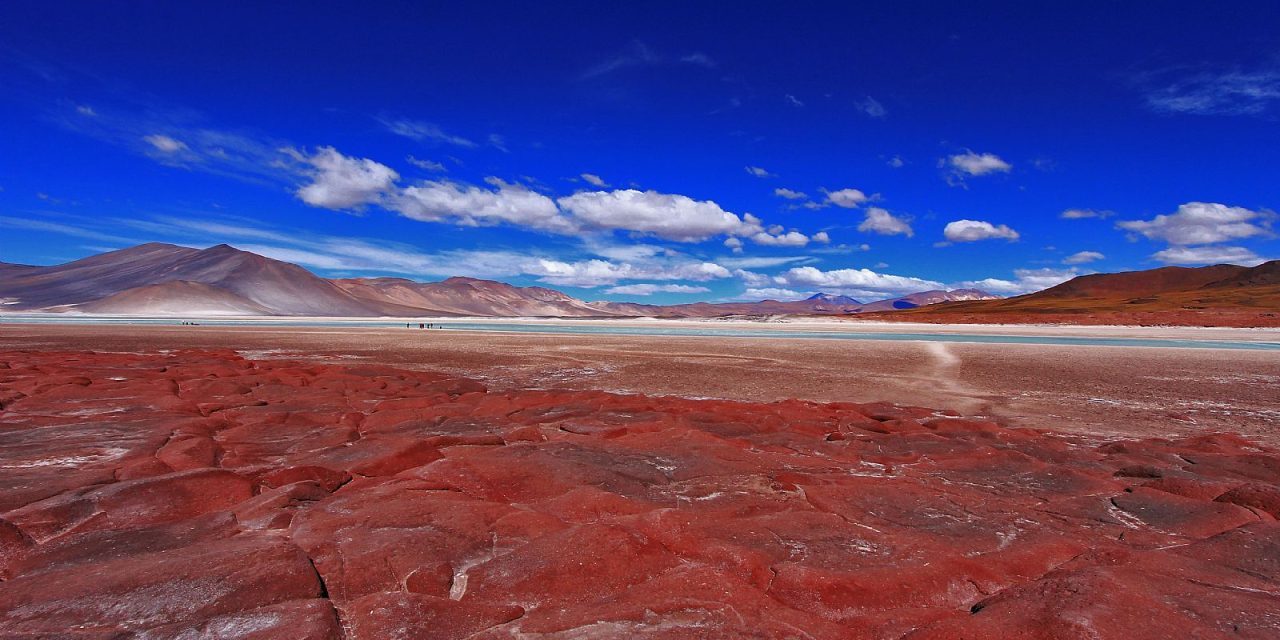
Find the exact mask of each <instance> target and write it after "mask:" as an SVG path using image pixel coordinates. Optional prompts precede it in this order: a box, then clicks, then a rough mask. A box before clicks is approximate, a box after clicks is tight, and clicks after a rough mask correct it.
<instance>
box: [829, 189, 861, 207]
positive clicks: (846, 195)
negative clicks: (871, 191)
mask: <svg viewBox="0 0 1280 640" xmlns="http://www.w3.org/2000/svg"><path fill="white" fill-rule="evenodd" d="M869 199H870V198H868V197H867V194H865V193H863V192H862V191H860V190H858V189H840V190H839V191H828V192H827V202H829V203H831V204H834V205H836V206H837V207H843V208H845V209H855V208H857V207H858V205H860V204H862V203H864V202H866V201H867V200H869Z"/></svg>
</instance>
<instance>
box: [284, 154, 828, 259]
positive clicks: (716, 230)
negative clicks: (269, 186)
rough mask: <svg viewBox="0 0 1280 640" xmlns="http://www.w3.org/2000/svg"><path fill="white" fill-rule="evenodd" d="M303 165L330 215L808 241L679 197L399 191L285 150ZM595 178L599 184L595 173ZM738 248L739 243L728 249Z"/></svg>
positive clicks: (362, 172)
mask: <svg viewBox="0 0 1280 640" xmlns="http://www.w3.org/2000/svg"><path fill="white" fill-rule="evenodd" d="M283 151H284V152H285V153H287V154H288V156H289V157H290V158H292V159H293V160H295V161H297V162H298V163H299V164H300V165H301V166H304V167H306V168H305V169H304V172H305V173H307V174H309V175H310V178H311V181H310V183H308V184H306V185H304V186H302V187H301V188H299V189H298V190H297V191H296V194H297V196H298V197H299V198H300V199H301V200H302V201H303V202H306V203H307V204H310V205H312V206H317V207H324V208H329V209H358V208H360V207H362V206H365V205H369V204H377V205H379V206H381V207H383V208H385V209H388V210H390V211H395V212H398V213H400V214H401V215H404V216H405V217H407V218H410V219H414V220H420V221H426V222H444V223H451V224H459V225H473V226H479V225H496V224H504V223H505V224H512V225H518V226H524V227H529V228H532V229H537V230H542V231H548V232H552V233H559V234H576V233H582V232H589V231H630V232H632V233H634V234H638V235H648V236H654V237H658V238H663V239H666V240H672V241H677V242H701V241H703V240H707V239H709V238H712V237H715V236H729V237H730V238H746V239H750V240H751V241H753V242H755V243H757V244H761V245H767V246H804V245H805V244H807V243H808V242H809V240H810V239H809V237H808V236H806V235H804V234H803V233H800V232H799V231H785V230H784V229H782V227H779V226H774V227H770V228H769V229H765V227H764V225H763V223H762V222H761V220H760V219H759V218H757V217H755V216H753V215H752V214H750V213H744V214H742V215H741V216H739V215H738V214H735V213H733V212H730V211H726V210H725V209H723V208H722V207H720V205H718V204H716V203H715V202H714V201H711V200H695V199H693V198H690V197H688V196H684V195H680V194H668V193H659V192H657V191H639V190H636V189H618V190H613V191H603V190H602V191H580V192H578V193H575V194H573V195H569V196H564V197H561V198H559V199H556V200H553V199H552V198H550V197H548V196H546V195H543V194H541V193H539V192H537V191H534V190H532V189H530V188H529V187H527V186H524V185H522V184H517V183H510V182H506V181H504V180H501V179H499V178H495V177H490V178H486V179H485V182H486V183H487V186H477V185H471V184H467V183H463V182H457V181H451V180H425V181H422V182H420V183H418V184H415V185H412V186H407V187H401V186H400V185H398V184H397V182H398V181H399V179H400V175H399V174H398V173H396V172H395V171H394V170H393V169H391V168H390V167H387V166H386V165H383V164H381V163H378V162H375V161H373V160H370V159H367V158H355V157H350V156H345V155H343V154H341V153H339V152H338V151H337V150H335V149H334V148H332V147H321V148H320V149H318V150H317V151H316V152H315V153H314V154H311V155H307V154H305V153H303V152H300V151H297V150H293V149H284V150H283ZM588 175H590V176H591V177H593V178H596V179H597V180H598V179H599V177H598V176H594V175H592V174H584V179H586V176H588ZM726 246H728V247H729V248H731V249H735V250H741V248H742V246H741V241H740V240H739V241H737V242H733V243H727V244H726Z"/></svg>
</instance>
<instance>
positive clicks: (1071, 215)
mask: <svg viewBox="0 0 1280 640" xmlns="http://www.w3.org/2000/svg"><path fill="white" fill-rule="evenodd" d="M1113 215H1115V212H1114V211H1097V210H1094V209H1067V210H1066V211H1063V212H1062V214H1061V215H1060V216H1059V217H1061V218H1062V219H1064V220H1082V219H1085V218H1110V217H1111V216H1113Z"/></svg>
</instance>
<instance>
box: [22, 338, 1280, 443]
mask: <svg viewBox="0 0 1280 640" xmlns="http://www.w3.org/2000/svg"><path fill="white" fill-rule="evenodd" d="M435 321H436V322H440V323H443V324H444V325H445V326H446V327H447V326H448V324H449V323H450V322H455V323H456V322H459V321H460V320H458V319H447V318H446V319H438V320H435ZM468 322H485V321H475V320H468ZM492 322H502V321H492ZM508 322H509V321H508ZM532 322H534V323H537V322H543V323H545V324H549V325H553V324H564V322H565V321H532ZM578 322H608V323H612V324H621V325H635V326H653V325H654V324H655V323H654V322H652V321H630V322H629V321H615V320H608V321H578ZM280 323H281V325H282V326H280V327H278V328H277V327H261V326H237V327H226V326H172V325H90V324H80V325H35V324H29V325H22V324H0V349H96V350H103V351H119V352H148V351H155V350H160V349H183V348H218V349H234V350H237V351H240V352H241V353H243V354H245V355H247V356H251V357H259V358H261V357H267V358H284V357H287V358H303V359H319V360H324V361H333V360H334V359H340V360H351V361H362V362H371V363H384V364H393V365H396V366H402V367H410V368H415V369H424V370H434V371H442V372H447V373H450V374H453V375H460V376H466V377H470V378H476V379H480V380H484V381H485V382H486V383H487V384H489V385H490V386H492V387H494V388H500V389H522V388H535V389H545V388H565V389H579V390H603V391H612V392H619V393H642V394H651V395H674V396H680V397H685V398H722V399H732V400H746V401H757V402H758V401H775V400H784V399H789V398H798V399H805V400H816V401H822V402H881V401H883V402H892V403H897V404H910V405H918V406H928V407H938V408H946V409H953V410H956V411H960V412H963V413H965V414H969V415H983V416H990V417H992V418H995V419H997V420H999V421H1001V422H1004V423H1006V424H1009V425H1010V426H1019V427H1033V428H1041V429H1052V430H1056V431H1064V432H1072V433H1080V434H1092V435H1099V436H1130V437H1163V436H1186V435H1196V434H1201V433H1205V432H1212V431H1227V432H1232V433H1240V434H1242V435H1245V436H1248V437H1250V438H1255V439H1258V440H1259V441H1261V442H1266V443H1270V444H1280V401H1277V398H1278V397H1280V351H1263V350H1257V351H1253V350H1221V349H1194V348H1150V347H1111V346H1082V345H1069V346H1055V345H1025V344H989V343H947V342H912V341H863V340H817V339H797V338H778V339H770V338H755V337H752V338H725V337H703V336H698V337H685V336H638V335H599V334H595V335H574V334H531V333H519V334H511V333H489V332H474V331H455V330H444V331H419V330H417V329H403V328H395V329H382V328H367V327H356V326H352V327H336V328H335V327H325V328H307V327H292V326H286V325H287V323H288V320H281V321H280ZM656 324H658V325H659V326H663V327H673V326H674V327H680V326H685V327H705V326H707V325H708V324H712V325H714V326H715V327H717V328H728V329H749V330H753V331H765V332H768V331H787V330H795V329H797V328H799V329H806V330H821V331H832V332H839V331H859V332H877V331H883V332H901V331H910V332H914V331H920V332H927V333H937V334H956V333H961V334H969V335H982V334H997V335H1051V336H1069V337H1094V338H1097V337H1106V338H1148V339H1181V340H1224V341H1242V342H1245V341H1257V342H1280V332H1277V331H1275V330H1267V329H1228V328H1192V327H1081V326H1035V325H1021V326H982V325H904V324H902V323H896V322H895V323H880V322H858V323H853V326H852V327H851V326H849V325H850V323H845V322H839V321H829V320H813V321H799V322H788V323H760V322H726V321H711V322H708V321H660V322H658V323H656ZM415 326H416V324H415Z"/></svg>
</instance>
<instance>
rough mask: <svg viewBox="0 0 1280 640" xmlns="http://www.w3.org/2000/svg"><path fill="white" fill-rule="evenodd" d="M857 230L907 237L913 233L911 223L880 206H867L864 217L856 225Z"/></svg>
mask: <svg viewBox="0 0 1280 640" xmlns="http://www.w3.org/2000/svg"><path fill="white" fill-rule="evenodd" d="M858 231H862V232H864V233H867V232H870V233H878V234H880V235H882V236H893V235H903V236H907V237H908V238H910V237H912V236H914V235H915V231H913V230H912V229H911V224H910V223H909V222H908V221H907V220H906V219H905V218H900V217H897V216H895V215H893V214H892V213H889V212H888V211H886V210H884V209H881V208H880V207H869V208H868V209H867V215H866V218H864V219H863V220H862V224H859V225H858Z"/></svg>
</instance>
